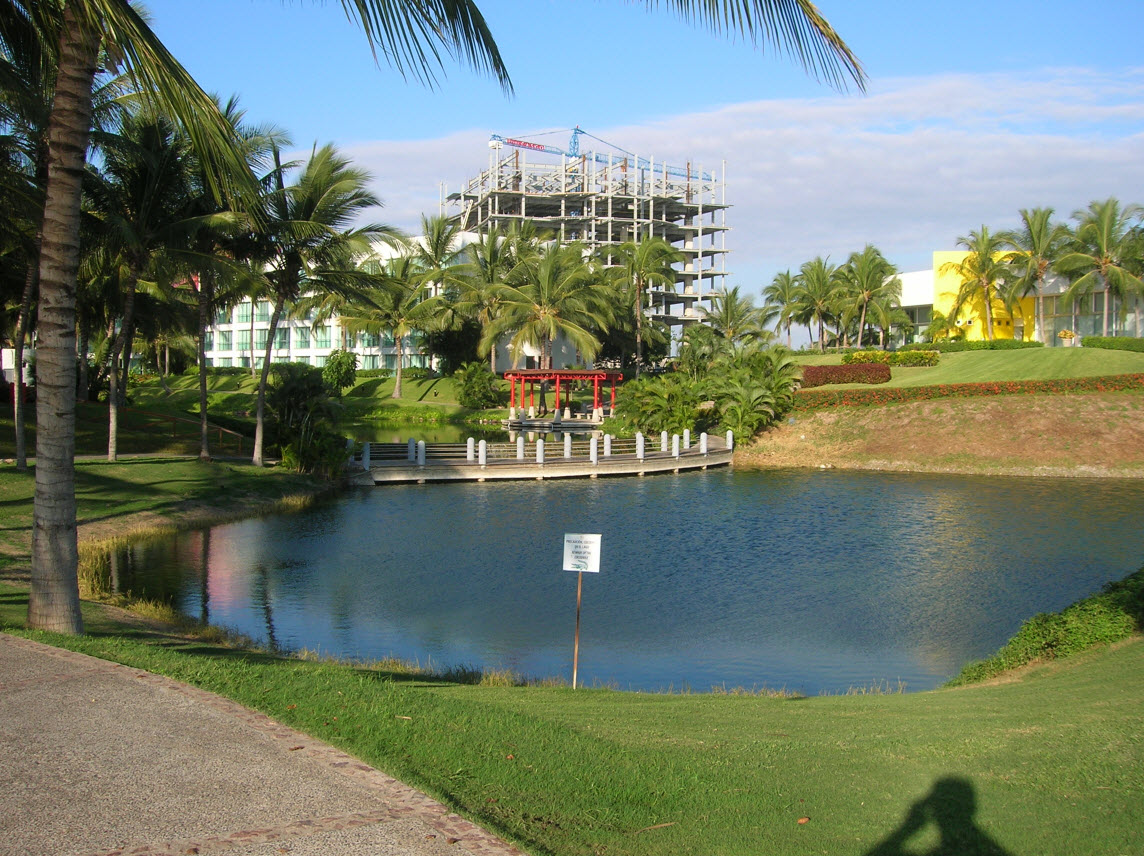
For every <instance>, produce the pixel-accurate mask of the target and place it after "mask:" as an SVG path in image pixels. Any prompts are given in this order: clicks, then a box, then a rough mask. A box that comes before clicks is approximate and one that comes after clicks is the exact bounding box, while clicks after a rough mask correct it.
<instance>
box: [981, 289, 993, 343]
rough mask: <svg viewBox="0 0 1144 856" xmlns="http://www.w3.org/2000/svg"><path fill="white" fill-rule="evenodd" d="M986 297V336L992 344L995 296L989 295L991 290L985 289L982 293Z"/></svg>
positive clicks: (984, 300) (984, 301)
mask: <svg viewBox="0 0 1144 856" xmlns="http://www.w3.org/2000/svg"><path fill="white" fill-rule="evenodd" d="M982 294H983V296H984V299H983V301H982V302H983V303H984V304H985V336H986V338H987V339H989V341H990V342H992V341H993V295H992V294H990V293H989V289H988V288H985V289H984V290H983V291H982Z"/></svg>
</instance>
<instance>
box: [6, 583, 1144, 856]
mask: <svg viewBox="0 0 1144 856" xmlns="http://www.w3.org/2000/svg"><path fill="white" fill-rule="evenodd" d="M23 603H24V601H23V596H22V594H21V593H20V592H18V591H15V590H4V589H2V588H0V626H4V625H7V626H8V627H9V628H11V627H14V626H18V625H19V623H20V621H21V619H22V609H23ZM88 610H89V616H88V618H87V621H88V626H89V627H90V628H92V629H93V630H94V631H95V634H97V635H92V636H89V637H87V638H82V639H67V638H61V637H50V638H48V637H43V636H39V637H38V638H46V639H47V641H50V642H52V643H53V644H59V645H63V646H65V647H69V648H74V649H77V650H82V651H86V652H88V653H92V654H95V655H96V656H101V657H106V658H108V659H112V660H115V661H118V662H123V663H129V664H131V665H134V666H138V667H141V668H145V669H149V670H151V671H156V672H160V673H163V674H167V675H170V676H172V677H174V678H177V679H179V680H184V681H187V682H189V683H193V684H195V685H197V686H201V687H204V688H206V689H209V690H212V691H215V692H219V693H221V694H223V695H226V696H228V697H231V698H234V699H236V700H237V701H239V702H241V703H243V704H245V705H248V706H250V707H252V708H255V709H257V710H261V711H263V712H265V713H267V714H268V715H270V716H272V717H273V718H275V719H277V720H279V721H281V722H284V723H286V724H288V725H291V726H293V727H295V728H298V729H300V730H302V731H305V732H306V733H309V734H312V735H314V736H316V737H318V738H320V739H322V740H326V741H328V742H330V743H332V744H334V745H336V746H339V747H341V748H343V749H345V750H346V751H348V752H349V753H351V754H353V755H355V756H357V757H360V758H362V759H364V760H366V761H367V762H369V763H371V764H373V765H375V766H378V767H379V768H381V769H383V770H385V771H387V772H389V773H391V774H393V775H396V776H398V777H399V778H401V779H402V780H404V781H406V782H409V783H410V784H413V785H415V786H418V787H421V788H423V789H425V790H426V791H428V792H429V793H431V794H433V795H434V796H436V797H438V798H440V799H442V800H444V801H445V802H446V803H447V804H449V805H451V806H453V807H455V808H457V809H458V810H460V811H461V812H463V813H464V814H465V815H467V816H468V817H471V818H473V819H474V820H476V821H477V822H479V823H481V824H483V825H485V826H487V827H488V828H490V829H491V830H493V831H495V832H498V833H500V834H502V835H504V836H506V837H508V838H510V839H512V840H515V841H517V842H519V843H520V844H521V845H522V846H523V847H524V848H525V849H526V850H528V851H529V852H531V853H535V854H584V856H588V854H601V853H602V854H611V856H618V854H649V856H650V854H664V853H670V854H703V856H707V854H715V853H718V854H727V856H734V854H744V856H746V854H751V856H755V854H760V853H764V854H768V856H771V854H774V856H782V854H800V856H801V854H807V853H828V854H855V856H859V854H866V853H872V852H878V853H885V854H890V853H894V854H901V853H905V852H931V848H933V847H935V846H936V844H937V842H938V838H939V835H945V836H946V840H945V847H944V849H942V850H941V852H943V853H958V854H975V853H977V854H997V853H1000V852H1005V853H1009V854H1013V856H1033V854H1070V856H1083V854H1093V856H1096V854H1101V856H1105V854H1134V853H1140V852H1142V850H1144V751H1142V750H1144V737H1142V735H1144V641H1141V640H1140V639H1139V638H1137V639H1134V640H1132V641H1130V642H1129V643H1127V644H1124V645H1121V646H1119V647H1117V648H1116V649H1114V650H1108V649H1102V650H1099V651H1096V652H1091V653H1089V654H1086V655H1082V656H1080V657H1079V658H1077V659H1075V660H1070V661H1068V662H1067V663H1058V664H1056V665H1054V666H1052V667H1041V668H1038V669H1034V670H1032V671H1031V672H1029V673H1028V674H1026V675H1025V676H1024V677H1022V678H1021V679H1020V680H1016V681H1013V682H1009V683H1004V684H999V685H994V686H976V687H970V688H964V689H958V690H941V691H937V692H929V693H918V694H909V695H888V696H877V695H865V696H842V697H822V698H809V699H779V698H760V697H749V696H726V695H682V696H680V695H655V694H651V695H649V694H638V693H622V692H615V691H609V690H575V691H573V690H571V689H568V688H559V687H528V688H494V687H483V686H462V685H457V684H449V683H446V682H444V681H424V680H413V679H410V678H409V677H408V676H404V675H400V674H392V673H388V672H384V671H376V670H370V669H366V668H361V667H357V668H355V667H350V666H344V665H335V664H326V663H313V662H302V661H295V660H279V659H276V658H273V657H269V656H267V655H262V654H257V653H250V652H240V651H236V650H232V649H226V648H217V647H216V648H212V647H210V646H208V645H206V644H204V643H202V642H191V643H180V642H178V641H177V640H172V639H163V638H160V639H153V640H150V641H151V644H148V640H146V639H141V638H139V637H138V634H137V632H136V631H132V632H130V633H129V634H127V635H118V634H121V633H122V631H120V630H118V629H117V628H115V626H114V625H112V624H109V623H108V622H107V621H106V620H102V619H100V618H99V617H98V616H97V615H96V613H97V611H98V610H97V608H96V607H94V606H89V607H88ZM106 634H111V635H106ZM923 800H924V803H922V804H920V805H917V804H918V803H919V801H923ZM915 805H916V806H917V807H916V810H915V811H914V813H913V816H914V817H916V818H918V819H919V821H920V822H921V823H922V824H924V826H923V827H922V828H921V829H920V830H919V831H918V833H917V835H916V836H914V837H913V838H912V839H911V840H910V841H909V845H908V848H907V849H904V850H903V849H896V847H895V845H894V841H893V838H894V836H895V833H896V832H901V826H902V824H903V823H904V822H905V821H906V818H907V816H909V815H911V807H914V806H915ZM801 818H808V820H806V821H804V822H802V823H800V819H801ZM990 841H991V842H993V843H995V844H996V845H999V846H1000V847H1002V848H1004V850H1003V851H1000V850H997V849H991V846H990V843H989V842H990ZM880 842H882V843H885V845H886V848H887V849H883V850H877V851H875V850H874V849H873V848H875V847H876V846H877V845H878V844H879V843H880ZM932 852H937V851H936V850H933V851H932Z"/></svg>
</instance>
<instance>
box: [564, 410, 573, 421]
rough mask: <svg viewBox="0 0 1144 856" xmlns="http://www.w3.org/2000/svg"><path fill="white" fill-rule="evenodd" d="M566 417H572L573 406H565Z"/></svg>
mask: <svg viewBox="0 0 1144 856" xmlns="http://www.w3.org/2000/svg"><path fill="white" fill-rule="evenodd" d="M564 418H565V419H571V418H572V408H571V407H565V408H564Z"/></svg>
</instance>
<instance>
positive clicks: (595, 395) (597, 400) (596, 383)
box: [592, 377, 600, 410]
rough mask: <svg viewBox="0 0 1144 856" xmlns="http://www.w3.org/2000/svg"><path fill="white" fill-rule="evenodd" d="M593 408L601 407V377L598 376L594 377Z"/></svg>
mask: <svg viewBox="0 0 1144 856" xmlns="http://www.w3.org/2000/svg"><path fill="white" fill-rule="evenodd" d="M592 409H593V410H599V409H600V379H599V378H598V377H594V378H592Z"/></svg>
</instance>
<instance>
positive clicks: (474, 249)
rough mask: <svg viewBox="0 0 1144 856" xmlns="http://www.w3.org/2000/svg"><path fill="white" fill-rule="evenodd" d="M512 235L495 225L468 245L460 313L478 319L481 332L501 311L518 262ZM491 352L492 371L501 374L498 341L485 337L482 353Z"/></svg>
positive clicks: (481, 344)
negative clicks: (511, 238) (505, 289)
mask: <svg viewBox="0 0 1144 856" xmlns="http://www.w3.org/2000/svg"><path fill="white" fill-rule="evenodd" d="M518 261H519V260H518V258H517V256H516V255H515V254H514V253H513V242H512V241H510V239H509V236H507V235H506V234H505V233H504V232H502V231H501V230H500V228H499V227H497V226H495V225H494V226H493V227H492V228H491V229H489V230H488V232H486V233H485V234H484V235H483V236H482V237H481V239H480V240H479V241H476V242H474V243H472V244H469V246H468V261H466V262H465V263H464V265H463V266H462V267H461V270H460V274H461V277H462V281H461V295H460V299H459V300H458V301H457V310H458V311H459V312H461V313H462V314H464V315H467V316H468V317H470V318H472V319H474V320H475V321H476V322H477V323H478V324H479V325H480V327H481V330H484V329H485V328H487V327H489V326H490V325H491V324H492V323H493V322H494V321H496V320H497V318H499V317H500V312H501V291H500V289H501V288H502V287H503V286H504V285H506V284H507V282H508V278H509V276H510V275H511V274H512V271H513V269H514V268H515V267H516V265H517V263H518ZM486 350H487V351H488V357H489V370H490V371H491V372H492V373H493V374H494V375H495V374H496V371H497V349H496V342H492V341H485V339H484V338H483V337H482V340H481V343H480V345H479V346H478V354H479V355H481V356H484V354H485V351H486Z"/></svg>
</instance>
